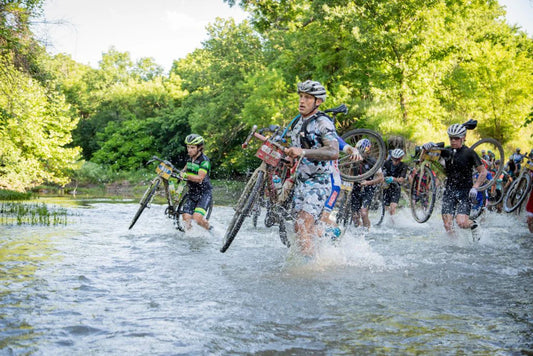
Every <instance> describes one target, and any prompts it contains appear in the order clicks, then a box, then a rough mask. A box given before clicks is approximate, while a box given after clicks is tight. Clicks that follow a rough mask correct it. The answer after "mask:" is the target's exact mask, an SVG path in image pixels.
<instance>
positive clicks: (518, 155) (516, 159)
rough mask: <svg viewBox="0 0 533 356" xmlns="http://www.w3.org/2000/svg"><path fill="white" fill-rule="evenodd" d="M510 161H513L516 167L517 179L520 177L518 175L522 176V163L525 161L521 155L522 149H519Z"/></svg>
mask: <svg viewBox="0 0 533 356" xmlns="http://www.w3.org/2000/svg"><path fill="white" fill-rule="evenodd" d="M509 159H512V160H513V162H514V164H515V166H516V167H515V172H514V175H515V177H518V175H519V174H520V169H521V168H522V161H523V160H524V155H523V154H521V153H520V148H517V149H516V151H515V153H513V154H512V155H511V157H509Z"/></svg>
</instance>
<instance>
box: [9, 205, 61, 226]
mask: <svg viewBox="0 0 533 356" xmlns="http://www.w3.org/2000/svg"><path fill="white" fill-rule="evenodd" d="M0 224H2V225H47V226H50V225H66V224H67V209H65V208H52V207H50V206H47V205H46V204H44V203H41V204H38V203H22V202H14V201H3V202H0Z"/></svg>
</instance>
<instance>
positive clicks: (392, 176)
mask: <svg viewBox="0 0 533 356" xmlns="http://www.w3.org/2000/svg"><path fill="white" fill-rule="evenodd" d="M390 156H391V159H390V160H387V161H385V163H384V164H383V175H384V176H385V183H386V184H388V186H389V187H388V188H387V189H385V190H384V191H383V205H385V207H386V208H387V211H388V212H389V214H390V216H391V218H392V216H393V215H394V214H395V213H396V207H397V206H398V202H399V201H400V194H401V191H402V186H401V185H402V184H403V182H404V181H405V177H406V176H407V165H406V164H405V163H403V162H402V158H403V157H404V156H405V152H404V151H403V150H402V149H401V148H396V149H394V150H392V151H391V153H390ZM393 222H394V221H393Z"/></svg>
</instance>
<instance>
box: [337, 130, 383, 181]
mask: <svg viewBox="0 0 533 356" xmlns="http://www.w3.org/2000/svg"><path fill="white" fill-rule="evenodd" d="M364 138H366V139H368V140H370V143H371V144H372V146H371V147H370V151H369V152H368V153H366V154H365V157H369V158H370V161H371V162H372V163H373V164H372V166H371V167H370V169H367V170H366V172H365V171H363V170H361V166H362V162H355V161H352V160H351V159H350V156H349V155H346V154H345V153H344V152H342V151H340V152H339V170H340V172H341V177H342V179H343V180H345V181H348V182H354V181H361V180H363V179H366V178H368V177H370V176H372V175H373V174H374V173H376V171H377V170H378V169H379V168H381V166H382V165H383V161H384V160H385V157H386V151H387V150H386V148H385V142H383V138H382V137H381V135H380V134H378V133H377V132H375V131H372V130H368V129H355V130H351V131H348V132H346V133H345V134H344V135H342V139H343V140H344V141H346V143H347V144H349V145H350V146H352V147H355V145H356V144H357V142H358V141H359V140H361V139H364ZM361 171H363V172H362V173H355V172H361Z"/></svg>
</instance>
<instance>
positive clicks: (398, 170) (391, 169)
mask: <svg viewBox="0 0 533 356" xmlns="http://www.w3.org/2000/svg"><path fill="white" fill-rule="evenodd" d="M383 175H384V176H385V177H394V178H405V176H406V175H407V165H406V164H405V163H403V162H400V163H398V164H397V165H394V164H393V162H392V160H387V161H385V163H383Z"/></svg>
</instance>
